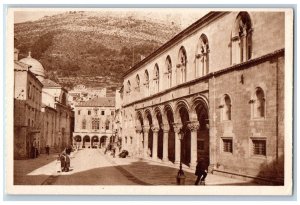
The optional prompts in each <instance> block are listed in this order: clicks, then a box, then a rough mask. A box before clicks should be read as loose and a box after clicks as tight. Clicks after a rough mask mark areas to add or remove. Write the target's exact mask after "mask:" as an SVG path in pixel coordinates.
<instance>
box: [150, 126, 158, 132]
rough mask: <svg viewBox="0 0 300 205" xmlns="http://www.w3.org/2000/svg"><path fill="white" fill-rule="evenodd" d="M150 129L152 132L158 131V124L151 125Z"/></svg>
mask: <svg viewBox="0 0 300 205" xmlns="http://www.w3.org/2000/svg"><path fill="white" fill-rule="evenodd" d="M151 130H152V132H154V133H155V132H158V131H159V127H158V126H155V125H154V126H151Z"/></svg>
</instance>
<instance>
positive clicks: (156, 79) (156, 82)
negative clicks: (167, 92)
mask: <svg viewBox="0 0 300 205" xmlns="http://www.w3.org/2000/svg"><path fill="white" fill-rule="evenodd" d="M153 82H154V88H155V92H156V93H157V92H159V67H158V65H157V64H155V67H154V78H153Z"/></svg>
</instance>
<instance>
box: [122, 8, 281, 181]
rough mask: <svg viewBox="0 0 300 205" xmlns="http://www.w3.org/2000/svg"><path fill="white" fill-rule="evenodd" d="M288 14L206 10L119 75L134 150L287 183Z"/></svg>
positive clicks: (126, 139) (126, 143)
mask: <svg viewBox="0 0 300 205" xmlns="http://www.w3.org/2000/svg"><path fill="white" fill-rule="evenodd" d="M284 22H285V13H284V12H257V11H251V12H235V11H234V12H210V13H208V14H207V15H205V16H204V17H202V18H201V19H199V20H198V21H196V22H195V23H193V24H192V25H191V26H189V27H187V28H186V29H185V30H183V31H182V32H180V33H179V34H178V35H176V36H175V37H173V38H172V39H171V40H170V41H168V42H166V43H165V44H164V45H162V46H161V47H160V48H158V49H157V50H156V51H154V52H153V53H152V54H150V55H149V56H148V57H146V58H145V59H143V60H141V61H140V62H139V63H137V64H136V65H135V66H133V67H132V68H131V69H130V70H128V71H127V72H126V73H125V75H124V82H123V86H124V92H123V105H122V107H123V108H122V128H123V130H122V143H123V144H122V146H123V148H126V149H128V150H129V151H130V152H131V153H132V154H133V155H137V156H141V157H143V158H150V159H152V160H156V161H161V162H162V163H170V162H172V163H174V164H178V163H179V162H180V160H181V161H182V163H183V164H184V166H186V167H189V168H191V169H194V168H195V166H196V163H197V161H203V162H205V164H206V165H207V166H208V169H209V171H211V172H213V173H219V174H229V175H231V176H239V177H245V178H247V179H255V180H260V181H261V182H262V183H270V182H272V183H280V184H282V183H283V176H284V170H283V166H284V162H283V156H284V149H283V148H284V134H283V133H284V69H285V68H284V60H285V57H284V49H285V36H284V32H285V27H284Z"/></svg>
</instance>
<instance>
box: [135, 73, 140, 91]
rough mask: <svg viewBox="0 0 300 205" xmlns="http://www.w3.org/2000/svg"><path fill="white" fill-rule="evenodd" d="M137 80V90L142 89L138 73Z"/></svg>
mask: <svg viewBox="0 0 300 205" xmlns="http://www.w3.org/2000/svg"><path fill="white" fill-rule="evenodd" d="M135 81H136V89H137V91H140V76H139V75H138V74H137V75H136V77H135Z"/></svg>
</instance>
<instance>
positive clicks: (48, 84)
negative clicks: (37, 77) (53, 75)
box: [42, 79, 61, 87]
mask: <svg viewBox="0 0 300 205" xmlns="http://www.w3.org/2000/svg"><path fill="white" fill-rule="evenodd" d="M42 83H43V85H44V87H61V85H59V84H57V83H56V82H54V81H52V80H50V79H45V80H43V82H42Z"/></svg>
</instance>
